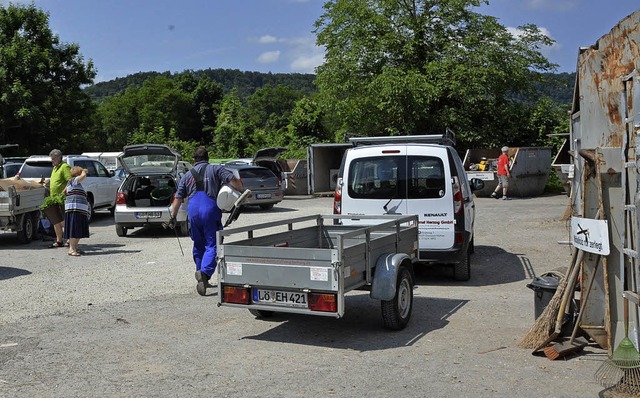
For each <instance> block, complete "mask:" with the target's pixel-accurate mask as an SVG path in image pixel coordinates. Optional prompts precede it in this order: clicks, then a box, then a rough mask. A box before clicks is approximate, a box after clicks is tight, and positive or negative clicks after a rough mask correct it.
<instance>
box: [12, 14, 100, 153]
mask: <svg viewBox="0 0 640 398" xmlns="http://www.w3.org/2000/svg"><path fill="white" fill-rule="evenodd" d="M79 50H80V48H79V46H78V45H77V44H74V43H64V44H63V43H60V39H59V37H58V35H55V34H53V32H52V31H51V29H50V28H49V15H48V14H47V13H46V12H44V11H42V10H39V9H38V8H36V7H35V6H34V5H33V4H31V5H11V4H10V5H9V6H7V7H3V6H1V5H0V142H11V143H17V144H19V145H20V146H21V148H22V150H23V151H24V152H25V153H33V152H41V151H42V148H53V147H60V148H63V149H64V150H65V151H68V152H72V151H75V150H76V149H78V148H80V147H81V145H82V140H83V139H84V138H86V131H87V128H88V127H89V126H90V125H91V122H92V120H91V115H92V112H93V111H94V108H93V106H92V104H91V101H90V99H89V97H88V96H87V95H86V94H85V93H84V92H83V91H82V90H81V87H82V86H83V85H87V84H90V83H92V82H93V78H94V77H95V70H94V67H93V62H92V61H91V60H89V61H88V62H86V63H85V62H84V59H83V57H82V56H81V55H80V51H79ZM83 132H84V133H83Z"/></svg>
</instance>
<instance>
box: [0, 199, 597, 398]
mask: <svg viewBox="0 0 640 398" xmlns="http://www.w3.org/2000/svg"><path fill="white" fill-rule="evenodd" d="M331 202H332V198H314V199H309V198H305V199H293V198H290V199H286V200H285V201H283V202H282V203H280V204H279V205H277V206H276V207H275V208H274V209H272V210H269V211H261V210H257V209H256V210H252V211H249V212H247V213H245V214H242V215H241V216H240V218H239V220H238V221H237V222H236V223H235V224H234V226H241V225H248V224H249V223H257V222H266V221H271V220H276V219H282V218H283V217H285V218H291V217H297V216H301V215H306V214H315V213H329V212H330V211H331ZM566 203H567V197H566V196H561V195H560V196H544V197H539V198H532V199H514V200H512V201H497V200H494V199H490V198H478V199H477V200H476V204H477V212H478V213H477V217H476V238H475V244H476V253H475V254H474V255H473V256H472V277H471V280H470V281H468V282H464V283H461V282H454V281H453V280H452V279H451V277H450V276H451V270H450V269H448V268H443V267H431V268H428V269H419V270H417V286H416V289H415V299H414V309H413V314H412V319H411V322H410V324H409V326H408V327H407V328H406V329H405V330H402V331H397V332H392V331H388V330H385V329H383V327H382V319H381V315H380V304H379V302H377V301H374V300H371V299H369V298H368V295H367V294H366V293H365V292H354V293H351V294H350V296H349V297H348V300H347V312H346V314H345V317H344V318H343V319H332V318H323V317H309V316H301V315H285V314H282V315H278V314H277V315H276V316H275V317H273V318H270V319H268V320H260V319H255V318H254V317H253V316H252V315H251V314H249V312H248V311H245V310H240V309H236V308H227V307H223V308H219V307H217V306H216V303H217V299H218V297H217V293H216V292H214V291H213V290H211V294H210V295H209V296H207V297H201V296H198V295H197V293H196V292H195V280H194V278H193V270H194V266H193V263H192V260H191V256H190V250H191V241H190V239H189V238H180V240H179V241H180V243H181V245H182V247H183V249H184V251H185V255H184V256H182V255H181V252H180V246H179V245H178V240H177V239H176V237H175V236H174V235H173V233H172V232H170V231H164V230H158V229H140V230H135V231H133V233H131V232H130V233H129V236H127V237H124V238H120V237H117V236H116V234H115V230H114V226H113V220H112V218H111V217H110V216H109V214H108V213H104V214H98V216H97V217H96V219H95V220H94V222H93V223H92V224H91V232H92V235H91V237H90V238H89V239H86V240H84V241H83V242H81V244H83V245H84V247H83V248H84V250H86V251H87V254H86V255H85V256H82V257H79V258H72V257H69V256H67V254H66V250H65V249H48V248H46V246H47V244H48V243H49V242H41V241H37V242H32V243H30V244H28V245H19V244H18V243H17V241H16V240H15V234H9V233H7V234H1V235H0V250H2V253H3V254H4V255H3V256H2V260H1V262H0V309H1V310H0V396H1V397H98V396H99V397H103V396H110V397H133V396H145V397H153V396H163V397H164V396H172V397H201V396H202V397H205V396H218V397H237V396H257V395H259V396H264V397H300V396H317V397H320V396H337V397H352V396H354V397H355V396H368V397H390V396H393V395H396V396H401V397H470V396H476V397H488V396H491V397H593V396H598V395H599V394H602V388H601V387H600V386H599V385H598V384H597V383H595V382H594V381H593V379H594V377H593V375H594V373H595V371H596V369H597V368H598V366H599V365H600V364H601V361H602V360H604V359H605V358H606V352H605V351H604V350H601V349H599V348H597V347H587V348H586V349H585V350H584V352H583V353H582V354H581V355H578V356H573V357H570V358H565V359H562V360H557V361H549V360H548V359H547V358H546V357H544V356H534V355H531V352H530V350H523V349H520V348H518V347H517V342H518V341H519V339H520V338H521V337H522V336H523V335H524V334H525V333H526V331H527V330H528V329H529V327H530V326H531V325H532V324H533V321H534V315H533V301H534V299H533V292H532V291H531V290H530V289H528V288H527V287H526V284H527V283H529V282H530V281H531V279H532V278H533V276H534V275H540V274H542V273H544V272H545V271H549V270H552V269H556V268H558V267H563V266H565V267H566V266H568V264H569V261H570V258H571V255H570V249H569V247H568V246H566V245H563V244H561V243H562V242H563V241H567V240H568V239H569V225H568V224H567V223H566V222H564V221H561V220H560V217H561V215H562V213H563V212H564V210H565V205H566ZM559 242H560V243H559Z"/></svg>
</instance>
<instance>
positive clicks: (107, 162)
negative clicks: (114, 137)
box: [81, 152, 122, 171]
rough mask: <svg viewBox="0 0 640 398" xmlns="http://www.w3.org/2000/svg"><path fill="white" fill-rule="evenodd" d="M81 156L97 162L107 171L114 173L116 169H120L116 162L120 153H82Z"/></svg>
mask: <svg viewBox="0 0 640 398" xmlns="http://www.w3.org/2000/svg"><path fill="white" fill-rule="evenodd" d="M81 155H82V156H88V157H90V158H94V159H97V160H99V161H100V163H102V164H103V165H104V167H106V168H107V170H109V171H115V169H117V168H118V167H122V165H121V164H120V163H119V161H118V157H119V156H120V155H122V152H84V153H82V154H81Z"/></svg>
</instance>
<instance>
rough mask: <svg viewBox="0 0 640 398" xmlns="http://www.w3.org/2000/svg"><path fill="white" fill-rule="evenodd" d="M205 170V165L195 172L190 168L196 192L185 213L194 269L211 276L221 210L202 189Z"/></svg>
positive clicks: (220, 223)
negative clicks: (191, 243)
mask: <svg viewBox="0 0 640 398" xmlns="http://www.w3.org/2000/svg"><path fill="white" fill-rule="evenodd" d="M206 170H207V166H205V167H202V168H201V171H200V172H197V171H196V168H193V169H191V175H193V178H194V179H195V183H196V193H195V194H194V195H193V196H192V197H190V198H189V204H188V205H187V214H188V215H189V222H190V227H191V229H190V231H189V234H190V235H191V240H193V261H195V263H196V271H201V272H203V273H204V274H206V275H207V277H209V278H211V275H213V272H214V271H215V269H216V232H218V231H219V230H221V229H222V211H221V210H220V208H218V205H217V203H216V201H215V200H214V199H212V198H211V197H209V195H207V193H206V191H205V190H204V174H205V171H206Z"/></svg>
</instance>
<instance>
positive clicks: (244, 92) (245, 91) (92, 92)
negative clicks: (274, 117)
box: [85, 69, 316, 101]
mask: <svg viewBox="0 0 640 398" xmlns="http://www.w3.org/2000/svg"><path fill="white" fill-rule="evenodd" d="M184 73H191V74H193V75H194V77H196V78H198V77H200V76H202V75H205V76H208V77H209V78H210V79H211V80H212V81H214V82H216V83H218V84H220V85H221V86H222V88H223V90H224V92H225V93H228V92H229V91H231V90H232V89H234V88H235V89H237V91H238V95H239V96H240V97H243V98H246V97H248V96H249V95H251V94H253V93H254V92H255V91H256V90H257V89H259V88H261V87H263V86H266V85H271V86H277V85H279V84H281V85H284V86H289V87H291V88H294V89H296V90H298V91H301V92H303V93H305V94H310V93H312V92H315V91H316V88H315V86H314V85H313V80H314V79H315V75H313V74H302V73H261V72H242V71H240V70H237V69H204V70H198V71H185V72H181V73H176V74H171V73H170V72H164V73H160V72H138V73H135V74H133V75H128V76H127V77H119V78H116V79H114V80H110V81H106V82H100V83H96V84H94V85H92V86H89V87H87V88H86V89H85V91H86V92H87V93H88V94H89V96H91V98H93V99H95V100H98V101H99V100H101V99H102V98H105V97H109V96H111V95H114V94H117V93H119V92H121V91H124V90H126V89H127V87H129V86H142V83H143V82H144V81H145V80H147V79H149V78H154V77H157V76H160V75H164V76H167V77H169V78H175V77H177V76H180V75H181V74H184Z"/></svg>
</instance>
